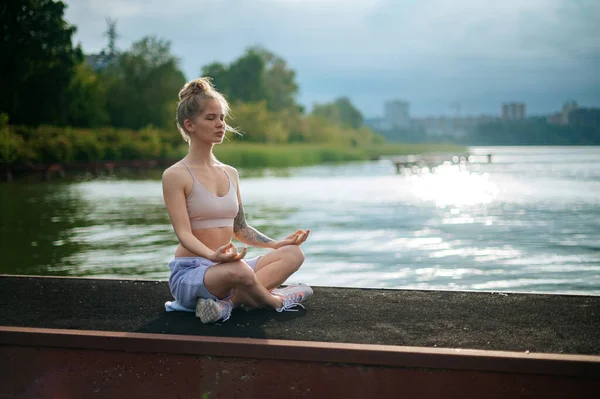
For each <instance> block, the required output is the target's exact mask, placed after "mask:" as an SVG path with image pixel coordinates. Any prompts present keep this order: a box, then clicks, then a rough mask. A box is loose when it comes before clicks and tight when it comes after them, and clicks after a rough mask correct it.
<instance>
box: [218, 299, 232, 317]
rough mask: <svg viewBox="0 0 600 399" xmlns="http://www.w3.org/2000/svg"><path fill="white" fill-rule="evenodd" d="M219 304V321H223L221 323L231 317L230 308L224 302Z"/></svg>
mask: <svg viewBox="0 0 600 399" xmlns="http://www.w3.org/2000/svg"><path fill="white" fill-rule="evenodd" d="M219 302H220V305H221V319H223V321H227V320H229V318H230V317H231V310H232V306H231V305H230V304H229V303H227V302H224V301H219Z"/></svg>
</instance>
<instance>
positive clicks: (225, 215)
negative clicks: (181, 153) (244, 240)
mask: <svg viewBox="0 0 600 399" xmlns="http://www.w3.org/2000/svg"><path fill="white" fill-rule="evenodd" d="M181 162H182V163H183V164H184V165H185V167H186V168H187V170H188V171H189V172H190V174H191V175H192V178H193V179H194V185H193V186H192V191H191V192H190V194H189V195H188V196H187V198H186V205H187V210H188V214H189V215H190V224H191V225H192V229H194V230H196V229H210V228H212V227H233V220H234V219H235V217H236V216H237V214H238V210H239V203H238V199H237V193H236V187H235V185H234V184H233V182H232V181H231V179H230V178H229V175H228V174H227V172H225V171H224V170H223V172H225V174H226V175H227V179H229V191H228V192H227V194H225V195H224V196H223V197H218V196H216V195H215V194H213V193H211V192H210V191H208V189H207V188H206V187H204V186H203V185H202V184H201V183H200V182H199V181H198V180H197V179H196V177H195V176H194V174H193V173H192V170H191V169H190V167H189V166H188V165H187V164H186V163H185V161H184V160H181Z"/></svg>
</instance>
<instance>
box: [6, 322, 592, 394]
mask: <svg viewBox="0 0 600 399" xmlns="http://www.w3.org/2000/svg"><path fill="white" fill-rule="evenodd" d="M599 389H600V357H598V356H574V355H553V354H523V353H514V352H493V351H473V350H458V349H434V348H418V347H396V346H384V345H354V344H336V343H325V342H304V341H280V340H264V339H247V338H246V339H244V338H220V337H196V336H181V335H179V336H177V335H161V334H139V333H120V332H97V331H75V330H46V329H31V328H17V327H0V397H2V398H4V397H7V398H12V397H39V398H87V397H92V398H93V397H119V398H120V397H127V396H130V397H161V398H163V397H181V398H188V397H208V398H227V397H234V396H235V397H255V396H256V397H259V396H260V397H263V398H270V397H275V398H278V397H286V398H301V397H327V398H337V397H345V398H370V397H377V398H388V397H389V398H392V397H393V398H397V397H415V398H451V397H460V398H513V397H517V396H519V397H522V396H523V397H531V398H538V397H539V398H578V397H588V396H590V395H591V394H592V393H594V392H598V390H599Z"/></svg>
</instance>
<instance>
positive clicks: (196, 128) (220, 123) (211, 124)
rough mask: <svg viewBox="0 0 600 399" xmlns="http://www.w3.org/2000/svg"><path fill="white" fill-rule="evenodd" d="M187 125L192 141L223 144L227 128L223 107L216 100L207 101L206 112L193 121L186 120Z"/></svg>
mask: <svg viewBox="0 0 600 399" xmlns="http://www.w3.org/2000/svg"><path fill="white" fill-rule="evenodd" d="M188 121H189V123H188ZM185 125H186V126H185V127H186V129H187V131H188V132H189V133H190V138H191V139H192V140H200V141H203V142H207V143H212V144H221V143H222V142H223V138H224V137H225V128H226V124H225V114H224V113H223V107H222V106H221V104H220V103H219V102H218V101H216V100H207V101H206V106H205V107H204V111H203V112H202V113H201V114H200V115H197V116H196V117H194V118H193V119H192V120H189V119H188V120H186V122H185Z"/></svg>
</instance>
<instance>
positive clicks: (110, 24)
mask: <svg viewBox="0 0 600 399" xmlns="http://www.w3.org/2000/svg"><path fill="white" fill-rule="evenodd" d="M106 25H107V27H106V32H104V35H105V36H106V37H108V56H109V57H110V58H111V60H112V59H114V57H116V56H117V53H118V51H117V44H116V42H117V37H119V35H118V34H117V20H116V19H111V18H107V19H106Z"/></svg>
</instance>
